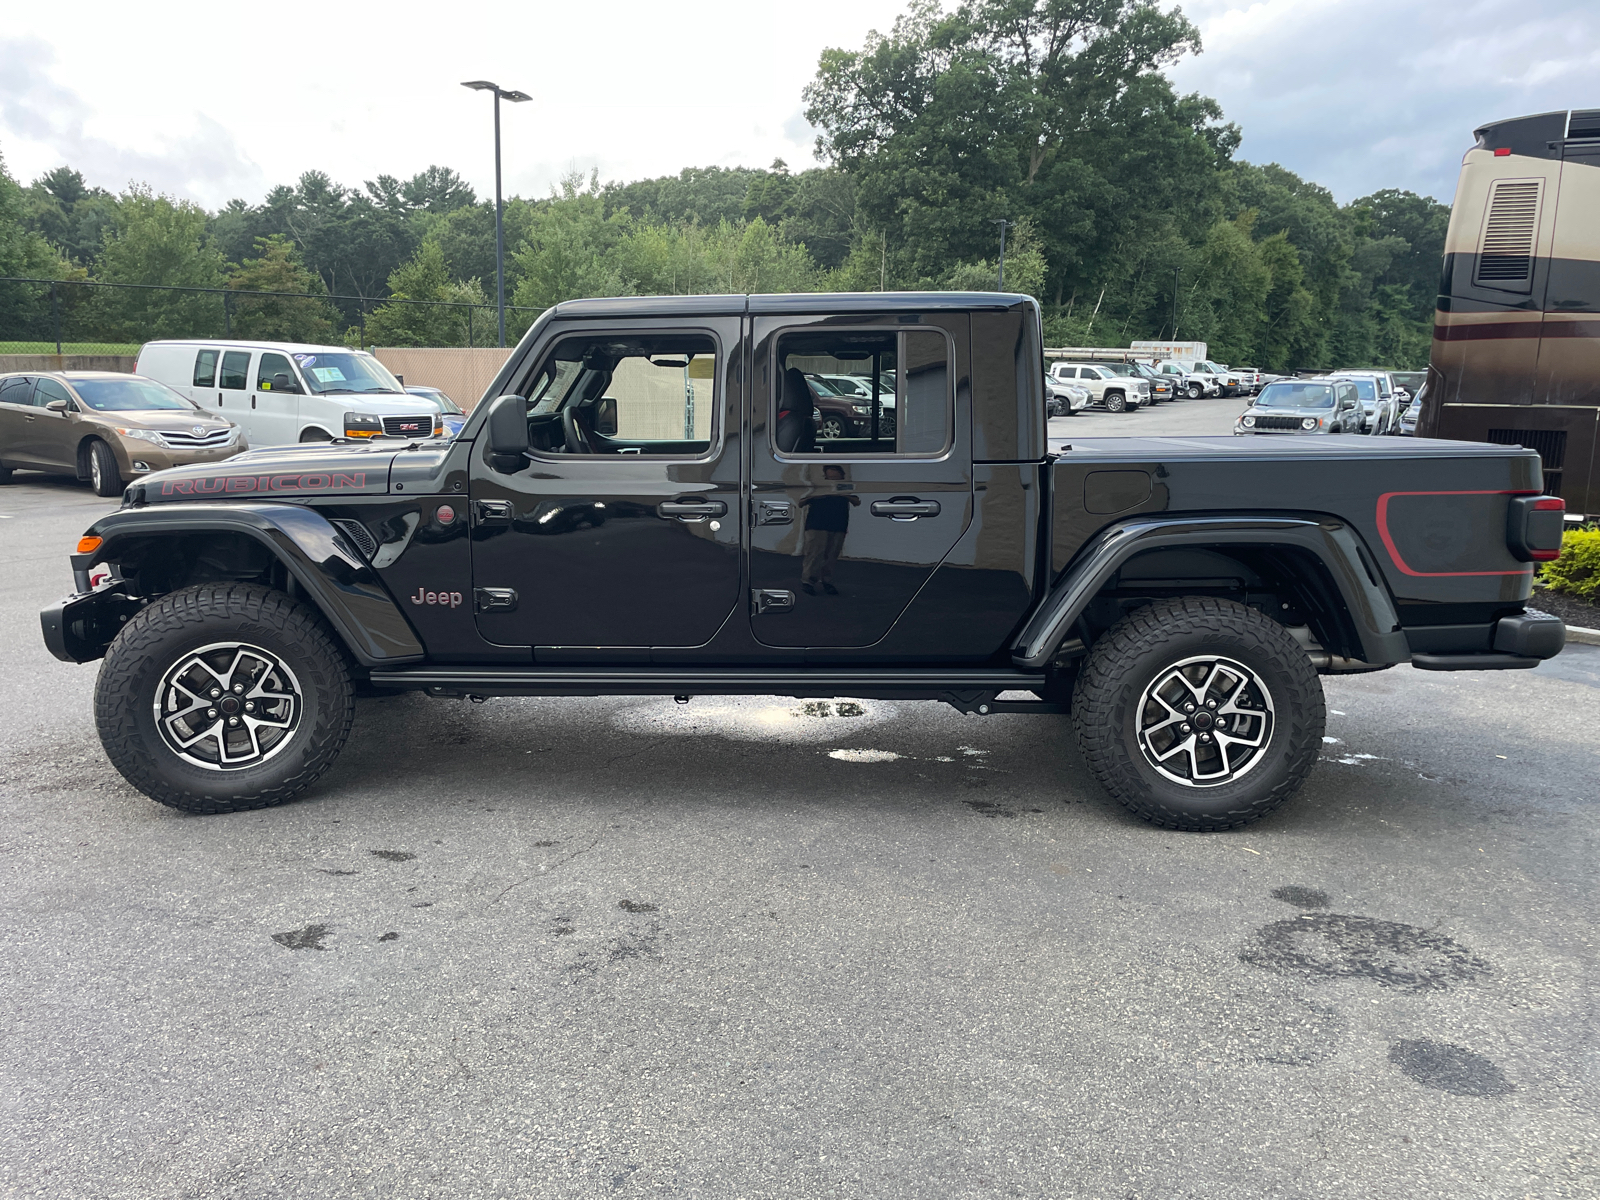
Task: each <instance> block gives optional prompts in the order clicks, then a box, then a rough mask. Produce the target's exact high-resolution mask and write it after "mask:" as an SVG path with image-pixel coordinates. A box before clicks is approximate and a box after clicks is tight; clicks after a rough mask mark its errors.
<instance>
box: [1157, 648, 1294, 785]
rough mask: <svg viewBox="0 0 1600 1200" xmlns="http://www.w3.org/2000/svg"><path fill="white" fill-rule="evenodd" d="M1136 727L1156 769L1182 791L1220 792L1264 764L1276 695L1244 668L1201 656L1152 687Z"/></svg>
mask: <svg viewBox="0 0 1600 1200" xmlns="http://www.w3.org/2000/svg"><path fill="white" fill-rule="evenodd" d="M1138 720H1139V748H1140V749H1141V750H1142V751H1144V757H1145V761H1146V762H1148V763H1149V764H1150V766H1151V767H1153V768H1154V769H1155V770H1156V771H1157V772H1159V773H1160V774H1161V775H1162V776H1164V777H1165V778H1167V779H1170V780H1172V781H1173V782H1174V783H1178V784H1182V785H1183V786H1185V787H1196V788H1203V787H1217V786H1218V785H1220V784H1224V783H1230V782H1232V781H1233V780H1235V779H1239V778H1242V777H1243V776H1244V775H1246V774H1248V773H1249V771H1250V770H1251V769H1252V768H1254V767H1256V766H1258V765H1260V763H1261V761H1262V758H1263V757H1264V755H1265V753H1266V749H1267V746H1268V744H1269V743H1270V741H1271V739H1272V695H1271V693H1270V692H1268V690H1267V688H1266V685H1265V684H1263V683H1262V682H1261V679H1260V678H1259V677H1258V676H1257V675H1256V674H1255V672H1253V671H1252V670H1250V668H1249V667H1247V666H1245V665H1244V664H1243V663H1240V662H1235V661H1234V660H1233V659H1231V658H1217V657H1213V656H1211V655H1198V656H1196V657H1194V658H1186V659H1184V660H1183V661H1182V662H1178V663H1174V664H1173V665H1172V666H1171V667H1170V668H1169V669H1167V670H1166V671H1163V672H1161V673H1160V674H1158V675H1157V676H1156V677H1155V678H1154V679H1153V680H1151V681H1150V685H1149V686H1148V687H1146V688H1145V690H1144V695H1143V696H1141V697H1140V698H1139V717H1138Z"/></svg>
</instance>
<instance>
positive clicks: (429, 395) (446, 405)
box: [406, 388, 461, 416]
mask: <svg viewBox="0 0 1600 1200" xmlns="http://www.w3.org/2000/svg"><path fill="white" fill-rule="evenodd" d="M406 392H407V394H409V395H412V396H415V397H416V398H417V399H418V400H427V401H430V402H431V403H433V404H437V405H438V406H439V411H440V412H443V413H450V414H451V415H452V416H456V415H461V406H460V405H459V404H457V403H456V402H455V401H454V400H452V399H450V397H449V396H447V395H445V394H444V393H443V392H441V391H440V390H439V389H438V388H407V389H406Z"/></svg>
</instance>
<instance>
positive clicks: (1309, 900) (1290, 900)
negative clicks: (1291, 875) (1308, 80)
mask: <svg viewBox="0 0 1600 1200" xmlns="http://www.w3.org/2000/svg"><path fill="white" fill-rule="evenodd" d="M1272 898H1273V899H1274V900H1282V901H1283V902H1284V903H1285V904H1293V905H1294V906H1295V907H1296V908H1331V907H1332V906H1333V901H1332V900H1331V899H1329V898H1328V893H1327V892H1319V891H1318V890H1317V889H1316V888H1308V887H1301V886H1300V885H1299V884H1295V883H1290V884H1285V885H1284V886H1283V887H1277V888H1273V889H1272Z"/></svg>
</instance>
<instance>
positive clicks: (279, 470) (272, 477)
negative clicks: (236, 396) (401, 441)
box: [125, 442, 404, 506]
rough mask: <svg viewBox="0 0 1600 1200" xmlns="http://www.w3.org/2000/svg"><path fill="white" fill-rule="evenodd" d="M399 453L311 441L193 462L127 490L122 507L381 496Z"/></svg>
mask: <svg viewBox="0 0 1600 1200" xmlns="http://www.w3.org/2000/svg"><path fill="white" fill-rule="evenodd" d="M403 450H404V447H403V446H402V445H397V444H395V443H394V442H390V443H389V444H387V445H377V444H373V443H371V442H357V443H338V444H335V443H329V442H309V443H306V444H304V445H298V446H281V447H275V448H273V449H271V450H251V451H247V452H246V453H244V454H236V455H234V456H233V457H232V458H229V459H225V460H223V461H222V462H214V463H194V464H192V465H190V466H186V467H173V468H171V469H170V470H166V471H156V472H155V473H153V474H150V475H146V476H145V477H144V478H143V479H140V480H139V481H137V482H136V483H133V484H130V485H129V487H128V491H127V498H126V501H125V503H127V504H132V505H135V506H137V505H141V504H165V503H172V502H175V501H183V500H218V499H224V498H226V499H233V498H238V499H246V498H248V499H252V500H255V499H266V498H270V499H273V500H294V499H299V498H304V497H309V496H323V495H343V496H352V495H372V494H380V495H381V494H383V493H385V492H387V491H388V490H389V468H390V465H391V464H392V463H393V462H394V457H395V455H396V454H397V453H400V452H402V451H403Z"/></svg>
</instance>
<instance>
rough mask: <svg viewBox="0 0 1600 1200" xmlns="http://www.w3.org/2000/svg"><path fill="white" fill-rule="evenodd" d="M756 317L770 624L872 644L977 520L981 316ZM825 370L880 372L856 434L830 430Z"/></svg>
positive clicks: (760, 631)
mask: <svg viewBox="0 0 1600 1200" xmlns="http://www.w3.org/2000/svg"><path fill="white" fill-rule="evenodd" d="M908 318H909V319H908ZM751 332H752V344H753V346H754V370H753V372H752V381H753V386H752V388H751V398H750V406H751V441H750V454H751V492H752V494H751V501H752V521H753V525H752V528H751V532H750V586H751V589H752V591H751V610H750V611H751V616H750V621H751V625H752V628H753V630H754V633H755V636H756V639H757V640H758V641H760V642H762V643H764V644H765V645H769V646H805V647H816V648H819V649H822V650H823V651H824V653H825V651H826V649H827V648H829V647H841V648H842V647H865V646H871V645H872V644H873V643H875V642H877V641H879V640H881V639H882V638H883V637H884V635H885V634H887V633H888V632H889V629H890V627H891V626H892V625H893V624H894V623H895V621H896V619H897V618H898V617H899V616H900V614H901V613H902V612H903V611H905V609H906V606H907V605H909V604H910V603H911V600H912V598H913V597H914V596H915V595H916V594H917V591H918V590H919V589H920V588H921V587H922V585H923V584H924V583H926V582H927V580H928V577H929V576H930V575H931V574H932V573H933V571H934V569H935V568H936V567H938V565H939V563H940V562H941V561H943V559H944V558H945V556H946V555H947V554H949V552H950V550H951V549H952V548H953V547H954V546H955V544H956V542H957V540H958V539H959V538H960V537H961V535H962V533H963V532H964V531H965V529H966V528H967V524H968V522H969V521H970V520H971V512H972V451H971V442H970V431H969V430H967V429H965V428H963V423H962V422H958V421H957V420H956V412H957V407H956V381H957V380H958V379H963V378H965V377H966V376H967V373H968V368H967V365H966V364H967V361H968V353H969V347H968V338H969V334H968V318H967V316H966V315H965V314H954V315H952V314H944V313H928V314H921V315H920V316H913V315H912V314H904V313H897V314H892V315H885V316H882V317H873V316H871V315H868V316H867V317H866V318H865V319H862V320H857V319H855V318H852V319H851V320H850V321H849V323H848V324H844V323H842V322H841V321H840V320H839V318H837V317H833V318H822V317H792V316H782V317H779V316H758V317H756V318H754V320H753V323H752V327H751ZM814 375H849V376H855V377H859V378H861V379H863V380H867V381H879V384H878V385H877V386H875V385H873V384H872V383H871V382H869V385H868V387H867V388H866V389H864V390H866V391H867V393H868V395H869V396H871V397H875V399H864V400H863V401H862V403H860V404H859V405H857V406H856V407H857V408H858V409H859V410H860V411H859V412H857V413H855V416H856V418H857V421H858V425H857V427H856V429H855V430H854V431H853V433H852V436H846V437H824V436H822V435H821V431H819V430H818V429H817V427H816V425H815V423H814V422H813V420H812V411H813V409H814V408H815V407H816V404H815V400H816V397H815V393H814V392H813V390H812V387H813V385H812V384H811V383H810V382H809V380H808V377H809V376H814ZM890 380H892V381H893V411H892V416H893V419H892V420H885V419H884V410H886V409H888V408H889V407H890V406H889V404H888V395H887V387H888V383H889V381H890ZM879 386H882V387H883V388H884V389H885V391H884V393H880V392H879ZM828 432H832V430H831V429H830V430H829V431H828Z"/></svg>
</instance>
